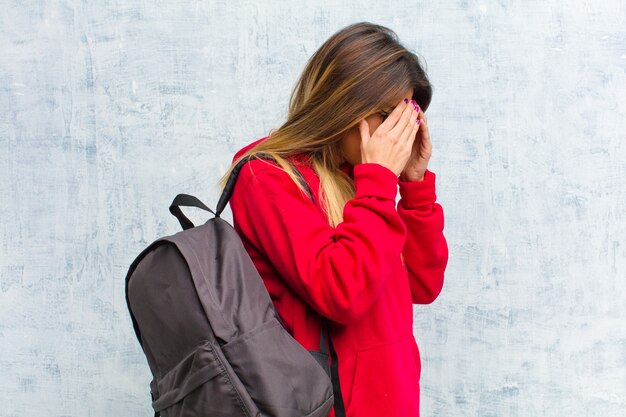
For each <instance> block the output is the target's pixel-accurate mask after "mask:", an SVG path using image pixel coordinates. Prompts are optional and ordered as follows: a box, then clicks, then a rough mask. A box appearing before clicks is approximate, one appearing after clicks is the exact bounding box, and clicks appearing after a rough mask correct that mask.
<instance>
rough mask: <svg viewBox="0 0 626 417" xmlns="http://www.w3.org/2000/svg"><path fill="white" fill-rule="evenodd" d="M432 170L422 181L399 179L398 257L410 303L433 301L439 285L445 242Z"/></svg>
mask: <svg viewBox="0 0 626 417" xmlns="http://www.w3.org/2000/svg"><path fill="white" fill-rule="evenodd" d="M435 178H436V176H435V173H434V172H432V171H429V170H426V172H425V174H424V179H423V180H422V181H402V180H400V179H398V184H399V186H400V201H399V202H398V206H397V209H398V214H399V215H400V217H401V218H402V220H403V221H404V223H405V225H406V227H407V238H406V243H405V246H404V249H403V250H402V258H403V260H404V264H405V266H406V268H407V272H408V276H409V283H410V286H411V297H412V299H413V304H429V303H432V302H433V301H435V299H436V298H437V296H438V295H439V293H440V292H441V289H442V287H443V275H444V271H445V269H446V265H447V263H448V244H447V242H446V238H445V237H444V235H443V223H444V222H443V208H442V207H441V205H440V204H439V203H436V202H435V200H436V198H437V196H436V194H435Z"/></svg>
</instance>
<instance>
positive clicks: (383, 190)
mask: <svg viewBox="0 0 626 417" xmlns="http://www.w3.org/2000/svg"><path fill="white" fill-rule="evenodd" d="M352 176H353V177H354V187H355V189H356V190H355V195H354V197H355V198H356V197H361V196H376V197H380V198H385V199H389V200H393V201H396V196H397V194H398V176H397V175H396V174H395V173H394V172H393V171H392V170H390V169H389V168H387V167H386V166H383V165H381V164H378V163H375V162H368V163H363V164H357V165H355V166H354V168H353V171H352Z"/></svg>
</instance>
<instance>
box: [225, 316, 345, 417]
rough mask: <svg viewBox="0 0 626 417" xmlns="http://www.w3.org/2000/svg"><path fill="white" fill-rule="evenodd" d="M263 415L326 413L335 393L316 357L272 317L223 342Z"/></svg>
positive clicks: (314, 416)
mask: <svg viewBox="0 0 626 417" xmlns="http://www.w3.org/2000/svg"><path fill="white" fill-rule="evenodd" d="M222 352H223V353H224V355H225V356H226V358H227V359H228V362H229V363H230V364H231V366H232V367H233V369H234V370H235V372H236V373H237V375H239V378H240V380H241V382H242V383H243V385H244V386H245V388H246V390H247V392H248V393H249V394H250V397H251V398H252V399H253V400H254V402H255V404H256V405H257V406H258V408H259V409H260V410H261V411H262V412H263V415H264V416H265V415H267V416H273V417H293V416H308V417H326V416H327V415H328V413H329V412H330V409H331V407H332V405H333V401H334V396H333V391H332V383H331V380H330V377H329V376H328V374H327V373H326V372H325V370H324V368H323V367H322V366H320V363H318V362H317V360H316V359H315V358H314V356H313V355H312V354H310V353H309V351H307V350H306V349H304V347H303V346H302V345H301V344H300V343H299V342H298V341H296V340H295V339H294V338H293V337H292V336H291V335H290V334H289V333H288V332H287V331H286V330H285V329H284V327H283V326H282V325H281V324H280V322H279V321H278V320H277V319H276V318H271V319H270V320H268V321H266V322H264V323H262V324H260V325H258V326H257V327H255V328H254V329H252V330H250V331H248V332H246V333H244V334H242V335H240V336H239V337H237V338H236V339H233V340H231V341H230V342H228V343H226V344H225V345H223V346H222Z"/></svg>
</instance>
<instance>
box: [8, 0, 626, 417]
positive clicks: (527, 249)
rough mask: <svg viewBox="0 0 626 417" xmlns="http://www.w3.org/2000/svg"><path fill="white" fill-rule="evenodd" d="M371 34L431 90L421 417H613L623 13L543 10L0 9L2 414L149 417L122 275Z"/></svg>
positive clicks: (498, 5)
mask: <svg viewBox="0 0 626 417" xmlns="http://www.w3.org/2000/svg"><path fill="white" fill-rule="evenodd" d="M363 20H366V21H372V22H376V23H380V24H383V25H386V26H389V27H390V28H392V29H393V30H395V31H396V32H397V33H398V35H399V36H400V38H401V40H402V41H403V42H404V43H405V45H406V46H407V47H409V48H410V49H412V50H414V51H415V52H417V53H418V54H420V55H421V56H422V57H423V58H424V60H425V62H426V64H427V71H428V73H429V75H430V78H431V81H432V83H433V85H434V98H433V102H432V105H431V107H430V108H429V110H428V112H427V116H428V120H429V127H430V131H431V136H432V141H433V144H434V151H433V157H432V158H431V162H430V168H431V170H433V171H434V172H435V173H436V174H437V178H438V183H437V192H438V199H439V202H440V203H441V204H442V205H443V207H444V210H445V215H446V220H445V234H446V237H447V239H448V244H449V249H450V258H449V264H448V268H447V270H446V283H445V286H444V290H443V292H442V294H441V296H440V297H439V299H438V300H437V301H436V302H435V303H433V304H432V305H426V306H423V305H420V306H418V305H416V306H415V310H414V311H415V329H414V330H415V337H416V339H417V341H418V344H419V346H420V349H421V353H422V356H423V371H422V382H421V386H422V414H423V415H424V416H442V417H444V416H445V417H448V416H483V417H491V416H493V417H496V416H512V417H517V416H519V417H522V416H523V417H531V416H537V417H539V416H548V417H562V416H603V417H623V416H624V415H626V399H625V398H626V324H625V323H626V301H625V300H626V215H625V214H626V213H625V207H626V145H625V139H626V135H625V133H626V129H625V127H624V120H626V74H625V68H626V29H625V27H624V21H626V6H625V5H624V2H623V1H618V0H607V1H603V2H591V1H573V2H564V1H557V0H551V1H524V2H522V1H511V2H496V1H442V2H431V1H415V2H413V1H398V2H393V4H391V3H390V4H388V3H387V2H378V3H377V2H366V1H351V2H343V3H342V2H334V1H315V2H310V3H305V4H299V3H296V2H278V1H272V2H241V1H229V2H217V1H187V2H183V1H170V2H135V1H132V2H130V1H118V2H110V3H108V2H107V3H104V2H92V1H84V2H79V1H39V2H37V1H24V2H17V1H4V2H2V13H0V216H1V219H2V221H1V228H0V271H1V272H0V398H1V399H2V401H1V402H2V407H0V416H6V417H13V416H36V415H48V416H75V417H86V416H93V417H101V416H102V417H104V416H149V415H151V412H150V411H151V410H150V398H149V389H148V383H149V381H150V373H149V370H148V367H147V363H146V360H145V358H144V356H143V353H142V352H141V350H140V347H139V344H138V343H137V340H136V339H135V336H134V333H133V331H132V327H131V323H130V319H129V316H128V313H127V310H126V305H125V300H124V282H123V279H124V276H125V273H126V271H127V268H128V266H129V265H130V262H131V261H132V260H133V259H134V257H135V256H136V255H137V254H138V253H139V251H140V250H141V249H143V247H145V246H146V245H147V244H149V243H150V242H152V241H153V240H154V239H156V238H157V237H160V236H162V235H165V234H171V233H174V232H176V231H178V230H179V225H178V223H177V222H176V220H175V218H174V217H172V216H171V215H170V214H169V212H168V206H169V203H170V202H171V200H172V199H173V197H174V196H175V195H176V194H177V193H180V192H185V193H191V194H194V195H197V196H198V197H200V198H201V199H202V200H204V201H205V202H206V203H207V204H209V205H210V206H212V207H215V205H216V203H217V197H218V196H217V194H216V193H217V186H216V181H217V179H218V177H219V175H221V173H223V172H224V171H225V169H226V168H227V166H228V163H229V162H230V160H231V158H232V155H233V153H234V151H235V150H236V149H238V148H239V147H240V146H242V145H244V144H246V143H248V142H250V141H252V140H254V139H257V138H260V137H261V136H263V135H266V134H267V133H268V131H269V130H270V129H271V128H273V127H278V126H279V124H280V123H281V121H282V120H284V116H285V113H286V106H287V100H288V95H289V93H290V91H291V88H292V87H293V83H294V82H295V80H296V77H297V76H298V75H299V72H300V71H301V69H302V68H303V66H304V64H305V62H306V60H307V59H308V58H309V57H310V56H311V54H312V53H313V52H314V51H315V50H316V48H317V47H318V46H319V45H321V43H322V42H323V41H324V40H325V39H327V38H328V37H329V36H330V35H331V34H332V33H334V32H335V31H336V30H338V29H340V28H341V27H343V26H345V25H347V24H349V23H353V22H356V21H363ZM188 212H189V213H190V214H189V215H190V217H192V219H193V220H194V221H196V222H202V221H204V220H206V219H207V217H206V216H205V215H204V214H203V212H201V211H200V210H196V211H194V210H189V211H188ZM230 216H231V214H230V212H229V211H228V209H227V212H226V213H225V217H226V218H227V219H231V217H230Z"/></svg>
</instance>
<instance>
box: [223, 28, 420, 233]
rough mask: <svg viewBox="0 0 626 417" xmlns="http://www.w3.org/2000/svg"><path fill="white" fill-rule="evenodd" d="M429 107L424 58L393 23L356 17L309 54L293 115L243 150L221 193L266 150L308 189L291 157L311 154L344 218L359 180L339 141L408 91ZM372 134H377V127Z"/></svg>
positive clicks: (331, 210)
mask: <svg viewBox="0 0 626 417" xmlns="http://www.w3.org/2000/svg"><path fill="white" fill-rule="evenodd" d="M411 88H412V89H413V99H414V100H415V101H417V103H418V104H419V105H420V107H421V108H422V109H423V110H424V111H426V109H427V108H428V106H429V104H430V101H431V97H432V87H431V84H430V82H429V81H428V78H427V76H426V72H425V71H424V69H422V66H421V65H420V61H419V58H418V57H417V55H415V54H414V53H413V52H410V51H408V50H407V49H406V48H405V47H404V46H402V45H401V44H400V42H399V41H398V36H397V35H396V33H395V32H393V31H392V30H391V29H388V28H386V27H384V26H380V25H377V24H373V23H369V22H358V23H353V24H351V25H349V26H346V27H345V28H343V29H341V30H339V31H338V32H336V33H335V34H333V35H332V36H331V37H330V38H329V39H328V40H327V41H326V42H324V44H323V45H322V46H321V47H320V48H319V49H318V50H317V51H316V52H315V53H314V54H313V56H312V57H311V58H310V59H309V60H308V62H307V65H306V67H305V68H304V70H303V72H302V74H301V75H300V78H299V79H298V81H297V83H296V86H295V88H294V90H293V92H292V94H291V98H290V100H289V111H288V114H287V121H286V122H285V123H283V124H282V126H280V127H279V128H278V129H272V130H271V131H270V135H269V136H268V137H267V139H265V140H263V141H261V142H260V143H259V144H257V145H255V146H254V147H252V148H251V149H249V150H248V151H247V152H245V153H243V154H242V155H241V156H240V157H239V158H237V160H235V161H233V164H232V165H231V167H230V168H229V169H228V171H227V172H226V173H225V174H224V175H223V176H222V177H221V178H220V180H219V186H220V190H221V192H223V190H224V187H225V186H226V183H227V181H228V177H229V176H230V174H231V172H232V170H233V168H234V167H235V166H236V165H237V163H238V162H239V161H240V160H241V159H243V158H246V157H248V156H251V158H253V159H257V158H259V156H257V155H256V154H257V153H260V152H263V153H265V154H269V155H271V156H273V157H274V159H275V160H276V163H277V164H278V165H280V167H282V169H283V170H284V171H285V172H286V173H287V174H288V175H289V176H290V177H291V179H292V180H293V181H294V182H295V183H296V185H297V186H298V188H300V190H302V191H303V192H304V189H303V187H302V185H300V183H299V181H298V180H297V178H296V174H295V173H294V172H293V171H292V170H291V167H290V166H289V165H288V163H287V162H286V161H285V160H284V158H288V157H290V156H293V155H295V154H299V153H305V154H306V155H307V162H308V163H310V165H311V167H312V168H313V169H314V170H315V172H316V173H317V175H318V177H319V179H320V189H319V192H320V201H321V202H322V208H323V210H324V212H325V213H326V216H327V219H328V223H329V224H330V225H331V226H333V227H336V226H337V225H338V224H339V223H341V222H342V221H343V207H344V205H345V204H346V202H347V201H349V200H350V199H352V198H354V192H355V188H354V182H353V180H352V179H351V178H350V177H349V176H348V175H346V174H345V173H344V172H343V171H342V170H341V169H340V166H339V165H340V163H341V162H342V161H343V160H344V157H343V155H342V153H341V148H340V141H341V139H342V138H343V137H344V135H345V134H346V132H348V131H349V129H350V128H352V127H353V126H355V125H357V123H358V122H359V120H361V119H363V118H366V117H368V116H370V115H372V114H374V113H378V112H381V111H383V110H385V109H386V108H387V106H388V105H389V103H399V102H400V100H401V99H402V98H403V94H404V92H405V91H407V90H409V89H411ZM372 133H373V132H372Z"/></svg>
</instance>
